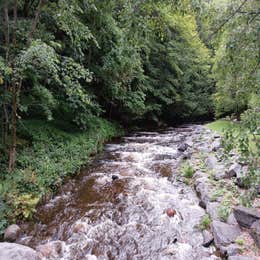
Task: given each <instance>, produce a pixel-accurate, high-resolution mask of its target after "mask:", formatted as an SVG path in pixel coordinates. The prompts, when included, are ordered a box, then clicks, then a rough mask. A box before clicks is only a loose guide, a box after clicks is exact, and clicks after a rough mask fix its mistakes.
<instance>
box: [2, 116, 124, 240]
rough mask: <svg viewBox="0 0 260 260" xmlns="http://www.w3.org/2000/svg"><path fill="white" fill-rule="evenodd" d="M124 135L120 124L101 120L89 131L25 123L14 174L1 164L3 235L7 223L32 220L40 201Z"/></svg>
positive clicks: (38, 123)
mask: <svg viewBox="0 0 260 260" xmlns="http://www.w3.org/2000/svg"><path fill="white" fill-rule="evenodd" d="M122 133H123V130H122V129H121V128H120V127H119V126H118V125H116V124H113V123H110V122H108V121H106V120H104V119H100V118H93V119H92V120H90V122H89V126H88V130H86V131H78V130H76V129H74V128H73V127H72V126H70V125H68V124H64V123H63V124H57V123H56V124H53V123H51V122H50V123H46V122H43V121H40V120H34V121H33V120H30V121H22V122H21V124H20V129H19V138H18V153H17V166H16V170H15V172H14V173H13V174H12V175H10V174H8V173H7V172H6V169H5V166H6V164H5V166H4V162H5V160H3V161H2V162H1V163H2V164H0V166H1V175H0V235H2V234H3V231H4V229H5V228H6V226H7V225H8V224H10V223H14V222H16V221H17V220H19V219H29V218H30V217H32V215H33V213H34V212H35V208H36V205H37V204H38V203H39V202H40V201H41V200H43V199H44V198H46V197H50V196H51V195H52V194H53V193H55V192H56V191H57V190H58V188H59V187H60V186H61V185H62V184H63V183H64V182H65V180H66V179H67V178H68V177H70V176H72V175H74V174H77V173H78V172H79V170H80V168H81V166H82V165H84V164H87V163H88V162H89V161H90V159H91V157H92V156H93V155H95V154H97V153H98V152H99V151H101V149H102V148H103V144H104V143H105V142H107V141H109V140H111V138H113V137H116V136H120V135H122ZM6 159H7V158H6Z"/></svg>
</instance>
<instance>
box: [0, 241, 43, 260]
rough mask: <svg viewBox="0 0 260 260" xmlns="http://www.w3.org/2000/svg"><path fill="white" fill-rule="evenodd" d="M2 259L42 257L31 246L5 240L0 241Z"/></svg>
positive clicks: (17, 259) (0, 258)
mask: <svg viewBox="0 0 260 260" xmlns="http://www.w3.org/2000/svg"><path fill="white" fill-rule="evenodd" d="M0 260H40V257H39V255H38V253H37V252H36V251H35V250H33V249H32V248H30V247H27V246H23V245H19V244H15V243H7V242H3V243H0Z"/></svg>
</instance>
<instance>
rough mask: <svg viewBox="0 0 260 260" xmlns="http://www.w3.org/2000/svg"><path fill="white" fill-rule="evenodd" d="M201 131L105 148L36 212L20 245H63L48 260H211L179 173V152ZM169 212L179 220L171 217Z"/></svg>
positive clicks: (194, 202) (135, 138)
mask: <svg viewBox="0 0 260 260" xmlns="http://www.w3.org/2000/svg"><path fill="white" fill-rule="evenodd" d="M201 129H202V128H201V127H199V126H189V127H187V128H171V129H167V131H160V132H139V133H136V134H134V135H131V136H128V137H125V138H123V139H122V140H120V142H119V143H115V144H108V145H107V146H106V148H105V151H104V152H103V153H102V154H101V155H100V156H99V157H98V158H97V159H96V160H95V162H94V163H93V165H92V166H91V167H89V168H88V169H87V170H83V171H82V173H81V174H80V175H79V176H78V177H77V178H76V179H74V180H71V181H70V182H69V183H67V184H66V185H65V186H64V188H63V191H62V192H61V194H60V195H59V196H56V197H55V198H54V199H53V200H51V201H50V202H49V203H47V204H45V205H44V206H42V207H40V208H39V210H38V213H37V215H36V218H37V224H30V225H28V227H27V230H28V236H27V237H25V238H24V242H26V243H27V244H29V245H30V246H32V247H35V248H37V246H39V245H40V244H44V243H47V242H50V241H62V243H61V244H62V250H61V252H60V254H59V255H56V256H55V255H52V256H50V258H51V259H118V260H121V259H122V260H126V259H136V260H137V259H180V260H182V259H183V260H192V259H215V256H214V255H213V252H212V251H213V249H214V248H204V247H203V246H202V242H203V237H202V233H201V232H200V231H199V230H198V229H197V228H196V226H197V225H198V224H199V223H200V219H201V217H202V216H203V215H204V214H205V212H204V210H203V209H202V208H201V207H199V205H198V204H199V201H198V198H197V196H196V194H195V192H194V190H193V189H192V188H190V187H189V186H187V185H185V184H184V183H183V182H181V181H179V180H178V173H177V167H178V165H179V163H180V161H181V158H182V156H181V153H180V152H179V151H178V149H177V147H178V145H180V144H181V143H183V142H188V141H190V140H192V138H193V139H194V137H196V136H198V135H199V134H200V131H201ZM82 152H83V153H84V151H82ZM112 175H116V176H118V177H119V179H116V180H114V181H112ZM167 208H172V209H174V210H176V212H177V215H175V216H174V217H169V216H168V215H167V214H166V213H165V210H166V209H167Z"/></svg>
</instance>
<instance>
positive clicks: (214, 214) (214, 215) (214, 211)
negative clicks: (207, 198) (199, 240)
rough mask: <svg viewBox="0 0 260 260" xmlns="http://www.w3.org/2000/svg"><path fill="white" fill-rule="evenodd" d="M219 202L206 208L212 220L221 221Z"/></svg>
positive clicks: (208, 204)
mask: <svg viewBox="0 0 260 260" xmlns="http://www.w3.org/2000/svg"><path fill="white" fill-rule="evenodd" d="M219 205H220V204H219V203H218V202H208V203H207V207H206V212H207V213H208V214H209V216H210V218H211V219H212V220H220V219H219V216H218V208H219Z"/></svg>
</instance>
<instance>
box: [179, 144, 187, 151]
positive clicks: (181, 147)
mask: <svg viewBox="0 0 260 260" xmlns="http://www.w3.org/2000/svg"><path fill="white" fill-rule="evenodd" d="M188 147H189V146H188V144H186V143H182V144H181V145H179V146H178V151H180V152H185V151H186V150H187V149H188Z"/></svg>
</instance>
